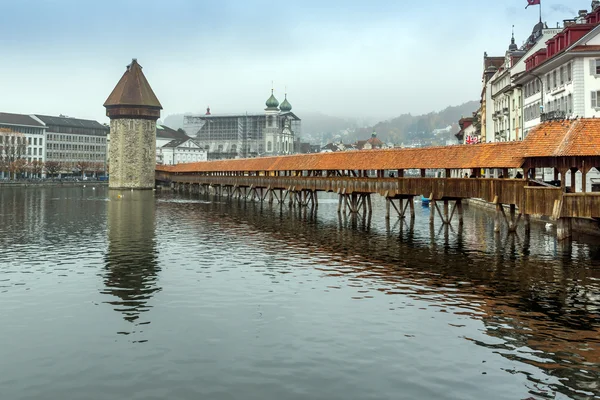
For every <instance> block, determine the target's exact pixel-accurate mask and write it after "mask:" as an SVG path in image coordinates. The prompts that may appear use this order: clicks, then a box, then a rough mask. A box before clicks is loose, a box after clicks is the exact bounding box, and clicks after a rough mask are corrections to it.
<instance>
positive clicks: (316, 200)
mask: <svg viewBox="0 0 600 400" xmlns="http://www.w3.org/2000/svg"><path fill="white" fill-rule="evenodd" d="M312 196H313V205H314V206H315V208H319V196H318V195H317V191H316V190H313V192H312ZM370 204H371V198H369V205H370Z"/></svg>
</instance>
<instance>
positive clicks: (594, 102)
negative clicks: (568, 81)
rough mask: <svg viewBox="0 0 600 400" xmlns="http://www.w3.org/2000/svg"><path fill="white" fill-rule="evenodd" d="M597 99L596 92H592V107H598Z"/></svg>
mask: <svg viewBox="0 0 600 400" xmlns="http://www.w3.org/2000/svg"><path fill="white" fill-rule="evenodd" d="M596 101H597V98H596V92H592V108H596V104H597V103H596Z"/></svg>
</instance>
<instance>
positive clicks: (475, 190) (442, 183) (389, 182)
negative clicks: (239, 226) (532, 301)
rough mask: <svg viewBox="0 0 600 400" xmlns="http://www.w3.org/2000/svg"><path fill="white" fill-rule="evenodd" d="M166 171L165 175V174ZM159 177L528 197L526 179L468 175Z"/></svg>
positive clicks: (385, 192)
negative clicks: (426, 176)
mask: <svg viewBox="0 0 600 400" xmlns="http://www.w3.org/2000/svg"><path fill="white" fill-rule="evenodd" d="M162 174H164V175H162ZM157 179H158V180H164V181H170V182H175V183H184V184H201V185H218V186H239V187H250V186H253V187H256V188H271V189H283V190H288V189H293V190H296V191H300V190H311V191H324V192H334V193H346V194H349V193H378V194H381V195H382V196H386V197H392V198H393V197H400V196H421V195H422V196H425V197H430V196H433V199H435V200H441V199H467V198H481V199H484V200H486V201H488V202H494V201H495V202H498V203H503V204H516V205H518V206H519V207H520V206H521V205H522V202H523V200H524V198H523V194H524V188H525V186H526V185H527V182H526V181H525V180H520V179H481V178H479V179H468V178H449V179H446V178H353V177H301V176H295V177H276V176H271V177H270V176H205V175H195V174H181V175H176V174H168V173H167V174H165V173H162V172H157Z"/></svg>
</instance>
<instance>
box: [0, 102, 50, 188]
mask: <svg viewBox="0 0 600 400" xmlns="http://www.w3.org/2000/svg"><path fill="white" fill-rule="evenodd" d="M45 132H46V126H45V125H44V123H43V122H41V121H40V120H38V119H37V118H36V117H35V116H33V115H26V114H12V113H0V178H3V179H4V178H8V177H9V176H12V177H14V176H15V175H18V176H25V175H27V176H30V177H31V176H36V177H40V176H41V175H42V172H43V171H42V169H41V166H42V165H43V163H44V162H45V161H46V154H45V151H44V149H45V142H46V135H45Z"/></svg>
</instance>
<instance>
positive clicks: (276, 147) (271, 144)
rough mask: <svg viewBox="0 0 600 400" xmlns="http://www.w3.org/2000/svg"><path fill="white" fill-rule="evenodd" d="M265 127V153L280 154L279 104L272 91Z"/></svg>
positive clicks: (266, 109)
mask: <svg viewBox="0 0 600 400" xmlns="http://www.w3.org/2000/svg"><path fill="white" fill-rule="evenodd" d="M265 105H266V106H267V108H265V126H264V128H263V136H264V138H265V152H266V153H267V154H278V153H279V152H280V148H281V146H282V143H280V137H279V136H280V135H279V131H280V129H279V102H278V101H277V99H276V98H275V95H274V94H273V89H271V97H269V98H268V99H267V102H266V103H265Z"/></svg>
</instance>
